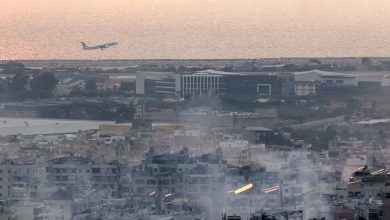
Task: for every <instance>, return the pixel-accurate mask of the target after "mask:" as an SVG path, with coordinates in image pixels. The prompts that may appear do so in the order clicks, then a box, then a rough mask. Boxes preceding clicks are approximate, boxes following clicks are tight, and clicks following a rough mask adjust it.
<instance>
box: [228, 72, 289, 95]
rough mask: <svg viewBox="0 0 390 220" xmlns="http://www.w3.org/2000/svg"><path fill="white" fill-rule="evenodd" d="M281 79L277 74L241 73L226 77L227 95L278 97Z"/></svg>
mask: <svg viewBox="0 0 390 220" xmlns="http://www.w3.org/2000/svg"><path fill="white" fill-rule="evenodd" d="M281 82H282V81H281V78H280V77H279V76H278V75H277V74H266V73H261V74H256V73H245V74H243V73H241V74H236V75H229V76H227V77H226V85H227V90H226V93H229V94H238V95H241V94H246V95H261V96H280V95H282V93H281V92H282V90H281Z"/></svg>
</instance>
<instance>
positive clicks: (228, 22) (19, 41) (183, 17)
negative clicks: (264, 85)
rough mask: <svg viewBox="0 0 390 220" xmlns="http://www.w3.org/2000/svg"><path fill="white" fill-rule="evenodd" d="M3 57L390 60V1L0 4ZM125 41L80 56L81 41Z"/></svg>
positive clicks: (12, 0)
mask: <svg viewBox="0 0 390 220" xmlns="http://www.w3.org/2000/svg"><path fill="white" fill-rule="evenodd" d="M0 8H1V12H0V59H53V58H58V59H62V58H91V59H97V58H261V57H280V56H283V57H286V56H389V54H390V40H389V39H390V28H389V27H390V1H389V0H110V1H109V0H82V1H80V0H66V1H64V0H1V1H0ZM111 40H116V41H119V43H120V44H119V45H118V47H117V48H113V49H110V50H107V51H81V50H80V41H85V42H87V43H91V44H93V43H100V42H105V41H111Z"/></svg>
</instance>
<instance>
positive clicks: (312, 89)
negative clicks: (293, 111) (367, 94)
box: [294, 70, 357, 96]
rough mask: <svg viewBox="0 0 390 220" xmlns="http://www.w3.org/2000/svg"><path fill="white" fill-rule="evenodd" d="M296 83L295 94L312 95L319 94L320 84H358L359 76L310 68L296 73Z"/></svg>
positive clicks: (344, 85) (339, 85) (331, 85)
mask: <svg viewBox="0 0 390 220" xmlns="http://www.w3.org/2000/svg"><path fill="white" fill-rule="evenodd" d="M294 84H295V87H294V93H295V95H297V96H310V95H316V94H317V87H318V86H327V87H335V86H337V87H341V86H343V87H348V86H349V87H351V86H357V76H356V75H352V74H345V73H335V72H327V71H321V70H310V71H305V72H297V73H294Z"/></svg>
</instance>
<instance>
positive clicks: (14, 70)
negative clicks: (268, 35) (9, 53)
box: [3, 62, 26, 74]
mask: <svg viewBox="0 0 390 220" xmlns="http://www.w3.org/2000/svg"><path fill="white" fill-rule="evenodd" d="M25 71H26V68H25V66H24V64H23V63H17V62H8V63H6V64H4V71H3V72H4V74H24V72H25Z"/></svg>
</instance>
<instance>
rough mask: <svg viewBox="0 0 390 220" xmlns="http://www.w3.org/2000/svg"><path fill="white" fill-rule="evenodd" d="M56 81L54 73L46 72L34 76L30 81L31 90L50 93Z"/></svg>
mask: <svg viewBox="0 0 390 220" xmlns="http://www.w3.org/2000/svg"><path fill="white" fill-rule="evenodd" d="M57 83H58V80H57V78H56V77H55V76H54V74H53V73H50V72H46V73H42V74H39V75H37V76H35V77H34V78H33V79H32V80H31V82H30V87H31V89H32V90H33V91H41V92H46V93H51V92H52V91H53V90H54V88H55V87H56V85H57Z"/></svg>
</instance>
